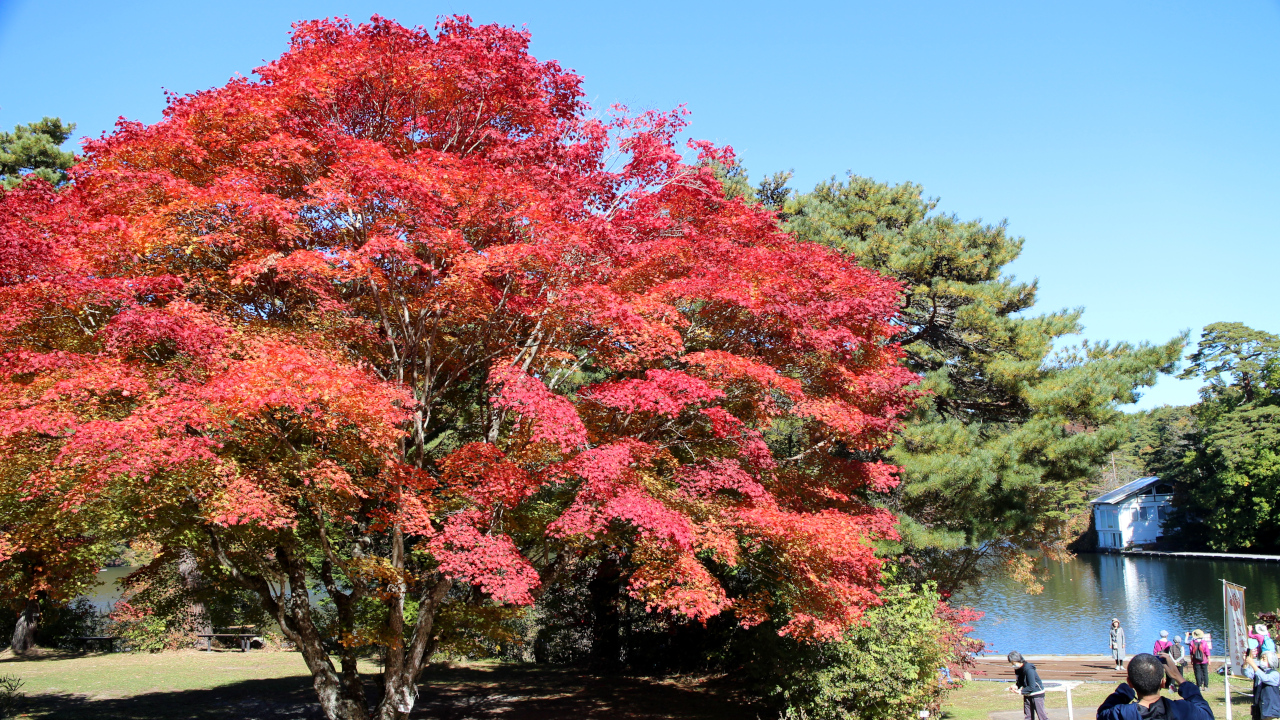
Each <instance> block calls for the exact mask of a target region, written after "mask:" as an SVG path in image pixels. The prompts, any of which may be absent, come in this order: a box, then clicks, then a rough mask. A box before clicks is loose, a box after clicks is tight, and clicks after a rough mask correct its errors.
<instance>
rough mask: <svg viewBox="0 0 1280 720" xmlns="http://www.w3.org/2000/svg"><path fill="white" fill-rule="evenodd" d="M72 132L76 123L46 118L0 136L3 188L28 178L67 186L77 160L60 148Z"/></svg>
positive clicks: (73, 155) (0, 167)
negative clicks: (69, 175) (70, 172)
mask: <svg viewBox="0 0 1280 720" xmlns="http://www.w3.org/2000/svg"><path fill="white" fill-rule="evenodd" d="M75 129H76V125H75V123H65V124H64V123H63V122H62V120H60V119H59V118H49V117H47V118H44V119H43V120H41V121H39V122H33V123H27V124H26V125H18V126H17V127H15V128H14V129H13V132H11V133H9V132H0V182H3V183H4V186H5V187H6V188H12V187H14V186H16V185H18V184H19V183H21V182H22V181H23V180H24V179H26V178H28V177H39V178H43V179H45V180H47V181H48V182H49V183H51V184H53V185H54V186H58V185H62V184H63V183H66V182H67V180H68V179H69V178H68V176H67V170H69V169H70V168H71V166H72V165H74V164H75V161H76V156H75V153H70V152H66V151H63V150H61V149H60V148H61V147H62V144H63V143H65V142H66V141H67V139H68V138H70V137H71V133H72V132H73V131H74V130H75Z"/></svg>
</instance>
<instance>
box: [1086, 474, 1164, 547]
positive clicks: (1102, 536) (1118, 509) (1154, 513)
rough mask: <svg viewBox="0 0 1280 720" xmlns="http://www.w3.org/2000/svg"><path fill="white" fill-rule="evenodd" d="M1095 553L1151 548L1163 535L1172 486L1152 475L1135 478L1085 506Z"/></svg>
mask: <svg viewBox="0 0 1280 720" xmlns="http://www.w3.org/2000/svg"><path fill="white" fill-rule="evenodd" d="M1089 504H1090V505H1091V506H1092V507H1093V525H1094V527H1095V528H1097V530H1098V549H1099V550H1124V549H1127V548H1138V547H1143V546H1146V545H1152V544H1154V543H1155V542H1156V541H1157V540H1159V539H1160V538H1161V537H1163V536H1164V523H1165V520H1166V519H1168V517H1169V511H1170V509H1172V507H1173V485H1172V484H1171V483H1169V482H1165V481H1162V480H1161V479H1160V478H1159V477H1156V476H1154V475H1152V476H1150V477H1144V478H1138V479H1137V480H1134V481H1133V482H1131V483H1128V484H1127V485H1121V486H1120V487H1118V488H1116V489H1115V490H1112V491H1110V492H1108V493H1106V494H1104V495H1102V496H1101V497H1098V498H1096V499H1095V500H1093V501H1092V502H1090V503H1089Z"/></svg>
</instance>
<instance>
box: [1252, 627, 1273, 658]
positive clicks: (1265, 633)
mask: <svg viewBox="0 0 1280 720" xmlns="http://www.w3.org/2000/svg"><path fill="white" fill-rule="evenodd" d="M1253 629H1254V632H1255V634H1256V635H1257V636H1258V641H1259V646H1260V648H1259V649H1260V650H1261V652H1275V651H1276V641H1275V640H1273V639H1271V631H1270V630H1267V626H1266V625H1264V624H1262V623H1258V624H1257V625H1254V626H1253Z"/></svg>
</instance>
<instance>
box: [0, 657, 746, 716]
mask: <svg viewBox="0 0 1280 720" xmlns="http://www.w3.org/2000/svg"><path fill="white" fill-rule="evenodd" d="M373 680H374V678H373V677H370V678H369V684H368V685H367V691H368V693H369V697H370V698H374V697H376V694H377V691H376V687H375V685H374V684H373ZM420 687H421V691H420V697H419V699H418V703H417V707H416V708H415V710H414V713H413V717H414V718H423V719H425V718H438V719H440V720H485V719H488V718H502V720H553V719H554V720H561V719H562V718H575V719H576V718H583V719H584V720H589V719H594V718H601V719H604V718H610V719H613V718H618V719H619V720H727V719H728V718H734V719H735V720H736V719H739V718H754V717H757V715H758V714H759V711H758V709H756V708H751V707H748V706H746V705H742V704H739V703H736V702H734V701H733V699H732V698H731V697H730V694H729V693H728V692H727V691H725V690H717V689H715V688H713V687H711V686H710V684H708V683H699V682H681V681H678V680H661V679H653V678H643V677H626V676H611V677H601V676H594V675H588V674H585V673H582V672H580V671H577V670H574V669H567V668H554V667H551V668H549V667H545V666H509V665H507V666H504V665H498V666H480V667H475V666H454V667H449V666H437V667H434V668H430V669H428V671H427V672H426V673H424V678H423V683H422V684H421V686H420ZM21 712H24V713H27V716H28V717H30V718H39V719H40V720H72V718H75V719H76V720H170V719H174V720H231V719H232V718H235V719H237V720H239V719H241V718H243V719H245V720H277V719H279V720H284V719H286V718H288V719H290V720H321V719H322V718H323V717H324V714H323V713H322V712H321V711H320V707H319V705H318V704H317V703H316V701H315V694H314V691H313V690H312V688H311V679H310V678H309V677H306V676H301V675H300V676H297V677H287V678H278V679H268V680H246V681H241V682H235V683H229V684H226V685H221V686H219V687H216V688H209V689H199V690H178V691H171V692H156V693H145V694H140V695H134V696H130V697H121V698H90V697H86V696H84V695H72V694H40V695H29V696H28V697H27V698H26V700H25V702H24V703H23V705H22V708H21Z"/></svg>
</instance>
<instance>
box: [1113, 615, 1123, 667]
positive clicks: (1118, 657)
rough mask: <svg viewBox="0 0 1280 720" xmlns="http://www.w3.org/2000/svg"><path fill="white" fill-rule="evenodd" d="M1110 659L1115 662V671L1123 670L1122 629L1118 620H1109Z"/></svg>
mask: <svg viewBox="0 0 1280 720" xmlns="http://www.w3.org/2000/svg"><path fill="white" fill-rule="evenodd" d="M1111 659H1112V660H1115V661H1116V670H1117V671H1120V670H1123V669H1124V628H1122V627H1120V618H1111Z"/></svg>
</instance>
